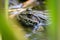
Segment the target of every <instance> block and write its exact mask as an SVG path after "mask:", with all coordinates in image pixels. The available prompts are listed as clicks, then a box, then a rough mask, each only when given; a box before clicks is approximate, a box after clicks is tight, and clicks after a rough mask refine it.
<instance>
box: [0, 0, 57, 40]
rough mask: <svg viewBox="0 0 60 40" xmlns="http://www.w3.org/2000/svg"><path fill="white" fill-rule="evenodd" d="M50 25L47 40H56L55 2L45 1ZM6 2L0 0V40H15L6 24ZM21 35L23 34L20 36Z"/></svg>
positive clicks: (52, 0)
mask: <svg viewBox="0 0 60 40" xmlns="http://www.w3.org/2000/svg"><path fill="white" fill-rule="evenodd" d="M47 1H48V2H47V7H48V10H49V13H50V14H49V15H50V16H51V22H52V23H51V25H50V27H49V28H48V35H49V38H48V39H49V40H57V0H47ZM7 10H8V0H0V30H1V34H2V40H16V38H15V37H14V35H13V32H12V30H11V28H9V27H10V26H11V25H9V22H8V15H7V13H8V11H7ZM22 35H23V34H22Z"/></svg>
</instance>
